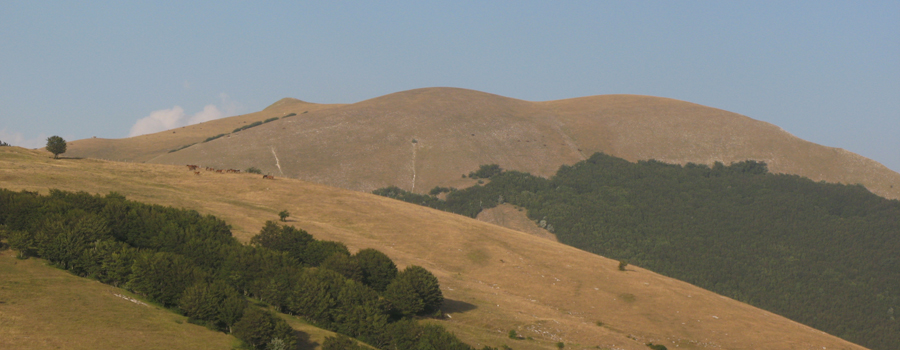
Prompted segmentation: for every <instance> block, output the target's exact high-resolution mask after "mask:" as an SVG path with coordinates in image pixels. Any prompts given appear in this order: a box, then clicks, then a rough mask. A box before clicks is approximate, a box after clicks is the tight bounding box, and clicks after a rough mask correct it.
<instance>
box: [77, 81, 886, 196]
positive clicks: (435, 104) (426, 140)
mask: <svg viewBox="0 0 900 350" xmlns="http://www.w3.org/2000/svg"><path fill="white" fill-rule="evenodd" d="M290 113H296V115H294V116H291V117H289V118H284V119H279V120H276V121H274V122H271V123H267V124H265V125H261V126H258V127H254V128H252V129H247V130H244V131H241V132H239V133H231V134H226V135H225V137H221V138H219V139H216V140H212V141H209V142H205V143H204V142H199V141H202V140H203V139H205V138H206V137H211V136H215V135H216V134H213V133H212V132H209V131H206V130H204V131H203V132H208V134H203V132H199V131H197V132H195V134H197V136H194V140H195V141H194V142H199V143H197V144H194V145H192V146H190V147H187V148H184V149H181V150H178V151H174V152H171V153H168V151H169V150H170V149H166V150H165V151H166V152H161V150H160V151H154V152H156V153H155V154H154V155H153V156H152V157H148V156H142V157H131V158H130V160H131V161H142V162H153V163H161V164H203V165H206V166H212V167H215V168H235V169H246V168H248V167H251V166H253V167H256V168H259V169H262V170H263V171H264V172H267V173H270V174H273V175H283V176H288V177H294V178H300V179H304V180H308V181H313V182H318V183H324V184H329V185H333V186H337V187H342V188H348V189H353V190H359V191H364V192H368V191H371V190H374V189H375V188H380V187H386V186H391V185H395V186H398V187H400V188H403V189H405V190H413V191H415V192H419V193H424V192H427V191H428V190H429V189H431V188H433V187H435V186H453V187H467V186H471V185H473V184H474V181H470V180H466V179H463V178H462V177H460V175H461V174H466V173H468V172H469V171H471V170H473V169H476V168H477V167H478V166H479V165H482V164H490V163H497V164H499V165H500V166H501V167H503V168H504V169H510V170H520V171H525V172H529V173H532V174H536V175H541V176H550V175H552V174H553V173H554V172H555V171H556V170H557V169H558V167H559V166H560V165H571V164H573V163H575V162H577V161H580V160H583V159H586V158H587V157H589V156H590V155H591V154H593V153H596V152H603V153H607V154H610V155H613V156H617V157H621V158H624V159H627V160H630V161H637V160H649V159H656V160H660V161H663V162H668V163H677V164H685V163H688V162H692V163H702V164H708V165H712V163H714V162H722V163H725V164H729V163H732V162H739V161H743V160H747V159H752V160H757V161H763V162H766V163H767V164H768V165H769V169H770V170H771V171H772V172H774V173H787V174H796V175H801V176H805V177H809V178H811V179H813V180H815V181H827V182H836V183H846V184H857V183H859V184H863V185H864V186H866V187H867V188H868V189H869V190H870V191H872V192H873V193H876V194H879V195H881V196H883V197H887V198H892V199H897V198H900V174H898V173H896V172H893V171H891V170H890V169H888V168H887V167H885V166H883V165H881V164H880V163H878V162H875V161H873V160H871V159H868V158H865V157H862V156H859V155H857V154H854V153H852V152H848V151H845V150H842V149H837V148H831V147H827V146H821V145H817V144H814V143H811V142H808V141H805V140H802V139H800V138H797V137H795V136H793V135H791V134H790V133H788V132H786V131H784V130H783V129H781V128H780V127H778V126H775V125H773V124H770V123H766V122H761V121H757V120H754V119H752V118H749V117H747V116H743V115H740V114H736V113H731V112H728V111H724V110H721V109H716V108H711V107H706V106H702V105H698V104H694V103H691V102H685V101H680V100H675V99H670V98H662V97H652V96H642V95H596V96H586V97H577V98H571V99H563V100H553V101H542V102H530V101H525V100H518V99H514V98H509V97H504V96H500V95H494V94H489V93H484V92H480V91H475V90H468V89H460V88H422V89H414V90H407V91H401V92H396V93H392V94H388V95H384V96H380V97H376V98H372V99H368V100H364V101H360V102H357V103H352V104H336V105H317V104H309V103H306V102H302V101H300V100H296V99H282V100H280V101H278V102H276V103H274V104H273V105H271V106H269V107H267V108H266V109H264V110H263V111H260V112H256V113H251V114H247V115H244V116H238V117H232V119H234V121H235V122H237V121H242V122H244V123H248V122H252V121H259V120H263V119H267V118H273V117H283V116H285V115H288V114H290ZM226 119H229V118H226ZM239 119H240V120H239ZM223 120H224V119H223ZM229 120H231V119H229ZM223 123H224V122H223ZM204 124H205V123H204ZM204 124H198V125H195V126H191V127H185V128H183V129H186V128H200V127H206V126H205V125H204ZM230 125H240V124H239V123H234V122H232V123H231V124H230ZM208 129H211V126H209V127H208ZM227 129H228V128H221V127H220V128H219V129H217V130H226V131H225V132H230V130H227ZM178 130H181V129H178ZM176 131H177V130H176ZM213 132H218V131H213ZM169 133H171V131H167V132H162V133H158V134H154V135H157V136H155V137H156V138H157V139H158V140H168V139H171V138H173V137H175V136H176V135H170V134H169ZM203 135H206V136H205V137H202V136H203ZM201 137H202V138H201ZM148 139H149V137H148ZM129 140H130V139H125V140H121V141H118V140H117V141H114V142H108V143H106V144H105V145H104V148H103V149H102V150H99V149H98V147H88V143H89V142H90V139H88V140H78V141H74V142H72V143H71V145H70V151H69V154H71V155H72V156H78V157H95V158H104V159H118V158H115V156H114V155H115V154H124V155H128V154H132V153H135V151H134V148H136V147H137V146H136V145H134V144H131V145H130V144H129V142H130V141H129ZM198 140H199V141H198ZM188 141H189V140H187V139H185V140H182V141H179V142H180V143H182V144H188V143H189V142H188ZM167 142H168V141H167ZM177 143H178V142H168V143H167V145H172V146H167V147H170V148H171V149H175V148H177V147H180V146H175V144H177ZM145 153H146V152H145ZM275 158H278V161H277V166H276V159H275ZM894 185H898V186H894Z"/></svg>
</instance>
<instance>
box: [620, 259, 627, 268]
mask: <svg viewBox="0 0 900 350" xmlns="http://www.w3.org/2000/svg"><path fill="white" fill-rule="evenodd" d="M626 266H628V263H627V262H625V260H619V271H625V267H626Z"/></svg>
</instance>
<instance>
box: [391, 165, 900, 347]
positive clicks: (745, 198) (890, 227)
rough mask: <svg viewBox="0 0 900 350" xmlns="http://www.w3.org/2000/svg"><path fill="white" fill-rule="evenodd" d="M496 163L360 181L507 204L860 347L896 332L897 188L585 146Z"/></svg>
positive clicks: (594, 248)
mask: <svg viewBox="0 0 900 350" xmlns="http://www.w3.org/2000/svg"><path fill="white" fill-rule="evenodd" d="M497 168H498V167H497V166H496V165H489V166H482V168H481V169H479V171H476V172H474V173H473V174H476V173H477V174H490V177H489V178H488V180H487V181H488V182H487V183H486V184H484V185H483V186H482V185H475V186H473V187H469V188H466V189H460V190H457V189H445V188H436V189H435V190H433V191H432V192H431V195H421V194H415V193H410V192H406V191H403V190H401V189H399V188H397V187H389V188H382V189H378V190H376V191H375V192H374V193H376V194H380V195H384V196H388V197H392V198H396V199H400V200H404V201H408V202H412V203H417V204H421V205H425V206H430V207H433V208H437V209H441V210H446V211H451V212H455V213H458V214H461V215H466V216H470V217H475V216H476V215H478V213H479V212H480V211H481V210H483V209H486V208H492V207H494V206H497V205H498V204H501V203H510V204H513V205H516V206H520V207H523V208H525V209H527V215H528V217H529V218H531V219H532V220H534V221H535V222H536V223H538V224H539V225H540V226H541V227H544V228H546V229H548V230H549V231H551V232H554V233H555V234H556V236H557V238H558V239H559V241H560V242H562V243H565V244H568V245H572V246H574V247H578V248H580V249H584V250H587V251H590V252H593V253H596V254H600V255H603V256H606V257H609V258H613V259H618V260H622V261H627V262H628V263H631V264H635V265H639V266H642V267H645V268H648V269H650V270H653V271H656V272H658V273H661V274H664V275H667V276H670V277H673V278H677V279H680V280H683V281H687V282H689V283H692V284H695V285H697V286H700V287H702V288H705V289H708V290H711V291H714V292H716V293H719V294H723V295H726V296H728V297H731V298H734V299H737V300H740V301H743V302H746V303H749V304H751V305H754V306H757V307H760V308H763V309H766V310H769V311H772V312H775V313H778V314H780V315H783V316H786V317H788V318H791V319H793V320H796V321H799V322H802V323H804V324H807V325H810V326H812V327H815V328H818V329H820V330H823V331H825V332H828V333H830V334H834V335H837V336H839V337H842V338H844V339H847V340H850V341H852V342H855V343H858V344H861V345H863V346H866V347H869V348H872V349H894V348H896V346H897V344H900V322H898V320H897V319H896V316H895V313H894V310H895V309H898V308H900V255H898V252H900V201H897V200H888V199H885V198H882V197H879V196H877V195H874V194H872V193H870V192H869V191H868V190H866V189H865V188H864V187H863V186H861V185H840V184H828V183H824V182H815V181H812V180H810V179H807V178H802V177H799V176H795V175H784V174H771V173H769V172H768V168H767V166H766V164H765V163H762V162H756V161H744V162H738V163H733V164H731V165H728V166H726V165H724V164H722V163H715V164H714V165H713V166H707V165H699V164H687V165H684V166H682V165H673V164H666V163H662V162H658V161H652V160H651V161H640V162H636V163H632V162H628V161H626V160H624V159H621V158H616V157H612V156H609V155H605V154H602V153H597V154H594V155H593V156H591V157H590V158H589V159H587V160H585V161H582V162H579V163H577V164H574V165H572V166H562V167H560V169H559V170H558V172H557V173H556V175H555V176H553V177H551V178H549V179H547V178H541V177H537V176H533V175H530V174H527V173H523V172H517V171H500V172H498V171H497ZM440 193H446V196H445V198H444V199H441V198H439V197H438V196H437V194H440Z"/></svg>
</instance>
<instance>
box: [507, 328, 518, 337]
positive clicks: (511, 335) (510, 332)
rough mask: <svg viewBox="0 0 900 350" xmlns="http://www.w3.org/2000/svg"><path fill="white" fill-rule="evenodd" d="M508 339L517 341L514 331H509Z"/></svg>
mask: <svg viewBox="0 0 900 350" xmlns="http://www.w3.org/2000/svg"><path fill="white" fill-rule="evenodd" d="M508 336H509V339H519V335H518V334H517V333H516V330H515V329H510V330H509V335H508Z"/></svg>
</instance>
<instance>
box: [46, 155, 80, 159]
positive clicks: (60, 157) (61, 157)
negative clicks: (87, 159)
mask: <svg viewBox="0 0 900 350" xmlns="http://www.w3.org/2000/svg"><path fill="white" fill-rule="evenodd" d="M50 158H53V157H50ZM56 159H84V158H82V157H63V156H59V157H57V158H56Z"/></svg>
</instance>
